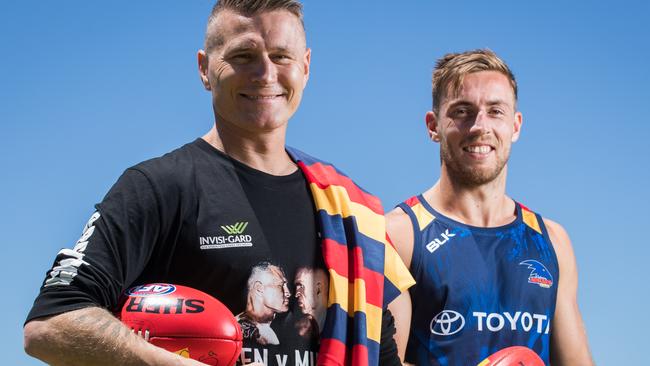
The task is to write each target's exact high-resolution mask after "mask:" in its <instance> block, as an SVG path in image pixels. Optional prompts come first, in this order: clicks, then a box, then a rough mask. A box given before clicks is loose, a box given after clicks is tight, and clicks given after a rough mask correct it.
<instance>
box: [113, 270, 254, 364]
mask: <svg viewBox="0 0 650 366" xmlns="http://www.w3.org/2000/svg"><path fill="white" fill-rule="evenodd" d="M118 317H119V318H120V319H121V320H122V322H123V323H124V324H126V325H127V326H128V327H129V328H131V329H133V331H134V332H135V333H137V334H139V335H140V336H142V337H143V338H144V339H146V340H147V341H149V342H150V343H152V344H154V345H156V346H158V347H162V348H164V349H166V350H168V351H171V352H174V353H177V354H180V355H181V356H184V357H188V358H192V359H195V360H197V361H201V362H203V363H205V364H208V365H219V366H231V365H234V364H235V362H236V361H237V357H239V353H240V352H241V347H242V332H241V328H240V327H239V324H238V323H237V320H235V317H234V316H233V314H232V313H231V312H230V310H228V308H227V307H226V306H225V305H223V304H222V303H221V302H219V301H218V300H217V299H215V298H214V297H212V296H210V295H208V294H206V293H204V292H202V291H199V290H196V289H193V288H190V287H186V286H179V285H172V284H168V283H151V284H146V285H141V286H136V287H133V288H131V289H129V290H127V291H126V293H125V301H124V305H123V306H122V309H121V311H120V313H119V314H118Z"/></svg>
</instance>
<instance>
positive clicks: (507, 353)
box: [478, 346, 544, 366]
mask: <svg viewBox="0 0 650 366" xmlns="http://www.w3.org/2000/svg"><path fill="white" fill-rule="evenodd" d="M478 366H544V361H542V359H541V358H539V356H538V355H537V353H535V351H533V350H532V349H530V348H527V347H522V346H512V347H507V348H504V349H502V350H499V351H497V352H495V353H494V354H492V355H491V356H490V357H488V358H486V359H485V360H483V361H482V362H481V363H479V364H478Z"/></svg>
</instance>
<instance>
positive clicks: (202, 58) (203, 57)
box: [196, 50, 211, 90]
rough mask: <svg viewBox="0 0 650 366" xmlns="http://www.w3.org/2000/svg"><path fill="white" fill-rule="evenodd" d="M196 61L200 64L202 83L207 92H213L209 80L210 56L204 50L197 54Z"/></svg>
mask: <svg viewBox="0 0 650 366" xmlns="http://www.w3.org/2000/svg"><path fill="white" fill-rule="evenodd" d="M196 59H197V61H198V63H199V76H200V77H201V83H203V87H204V88H205V90H211V88H210V80H209V78H208V55H207V54H206V53H205V51H204V50H199V52H197V54H196Z"/></svg>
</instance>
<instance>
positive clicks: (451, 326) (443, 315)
mask: <svg viewBox="0 0 650 366" xmlns="http://www.w3.org/2000/svg"><path fill="white" fill-rule="evenodd" d="M464 326H465V318H463V316H462V315H460V313H458V312H456V311H453V310H443V311H441V312H440V313H438V315H436V316H434V317H433V319H431V325H430V329H431V333H433V334H437V335H441V336H449V335H452V334H456V333H458V332H460V331H461V330H462V329H463V327H464Z"/></svg>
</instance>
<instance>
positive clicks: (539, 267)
mask: <svg viewBox="0 0 650 366" xmlns="http://www.w3.org/2000/svg"><path fill="white" fill-rule="evenodd" d="M519 265H522V266H528V269H529V270H530V275H529V276H528V283H534V284H536V285H540V286H541V287H544V288H550V287H551V286H553V276H551V272H549V271H548V269H546V267H544V265H543V264H541V263H540V262H538V261H536V260H532V259H528V260H525V261H523V262H521V263H519Z"/></svg>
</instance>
